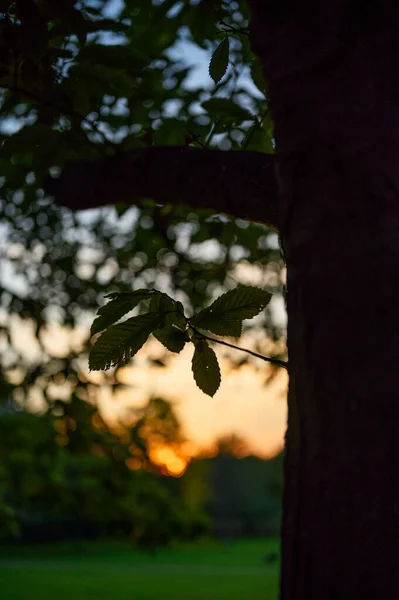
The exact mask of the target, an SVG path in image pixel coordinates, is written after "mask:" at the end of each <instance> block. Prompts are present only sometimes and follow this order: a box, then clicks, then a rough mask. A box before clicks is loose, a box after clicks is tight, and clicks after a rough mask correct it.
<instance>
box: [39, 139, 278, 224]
mask: <svg viewBox="0 0 399 600" xmlns="http://www.w3.org/2000/svg"><path fill="white" fill-rule="evenodd" d="M273 159H274V155H271V154H262V153H260V152H222V151H220V150H208V149H201V148H190V147H176V146H164V147H162V146H154V147H150V148H143V149H140V150H136V151H132V152H118V153H116V154H115V155H114V156H112V157H110V158H103V159H100V160H96V161H81V162H77V163H74V164H71V165H69V166H67V167H66V168H65V169H64V171H63V172H62V173H61V175H60V177H58V178H57V179H51V178H50V179H48V180H47V182H46V185H45V188H46V191H47V192H48V193H50V194H52V195H54V196H55V198H56V200H57V202H59V203H60V204H63V205H64V206H68V207H70V208H73V209H75V210H82V209H86V208H94V207H98V206H105V205H107V204H117V203H119V202H121V203H126V204H137V203H139V201H140V200H141V199H143V198H150V199H152V200H154V201H155V202H156V203H157V204H172V205H177V204H186V205H188V206H191V207H192V208H197V209H198V208H199V209H204V208H205V209H212V210H213V211H215V212H217V211H219V212H224V213H227V214H230V215H232V216H234V217H240V218H242V219H248V220H252V221H258V222H260V223H266V224H268V225H272V226H275V225H276V222H277V214H278V208H277V181H276V177H275V173H274V168H273V167H274V165H273Z"/></svg>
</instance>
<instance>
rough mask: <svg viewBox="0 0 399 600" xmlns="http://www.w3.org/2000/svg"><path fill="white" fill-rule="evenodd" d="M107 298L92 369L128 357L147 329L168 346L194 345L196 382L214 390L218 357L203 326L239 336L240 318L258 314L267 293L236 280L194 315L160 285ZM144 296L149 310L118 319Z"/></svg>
mask: <svg viewBox="0 0 399 600" xmlns="http://www.w3.org/2000/svg"><path fill="white" fill-rule="evenodd" d="M108 297H109V298H110V301H109V302H108V304H106V305H104V306H102V307H101V308H100V309H99V310H98V316H97V318H96V319H95V321H94V322H93V325H92V328H91V333H92V335H94V334H97V333H98V332H99V331H102V330H105V331H104V333H102V335H101V336H100V337H99V338H98V339H97V340H96V341H95V343H94V345H93V347H92V349H91V352H90V356H89V367H90V369H92V370H106V369H109V368H110V367H113V366H116V365H117V364H119V363H120V362H122V361H125V362H128V361H129V360H130V358H132V357H133V356H134V355H135V354H136V353H137V352H138V351H139V350H140V348H142V346H143V345H144V344H145V342H146V341H147V339H148V337H149V336H150V334H153V335H154V337H155V338H156V339H157V340H158V341H159V342H160V343H161V344H163V346H165V348H167V349H168V350H170V351H171V352H176V353H179V352H181V350H182V349H183V348H184V346H185V344H186V343H192V344H193V345H194V355H193V359H192V371H193V375H194V379H195V382H196V384H197V386H198V387H199V388H200V389H201V390H202V391H203V392H204V393H205V394H207V395H208V396H213V395H214V394H215V393H216V391H217V390H218V388H219V386H220V382H221V375H220V368H219V363H218V360H217V357H216V354H215V352H214V351H213V350H212V348H210V346H209V344H208V341H209V340H210V341H214V342H217V341H218V340H215V339H213V338H209V337H208V336H207V335H206V334H205V333H204V332H205V331H206V332H210V333H213V334H216V335H220V336H230V337H236V338H238V337H240V335H241V331H242V322H243V320H245V319H251V318H252V317H254V316H256V315H257V314H259V313H260V312H261V311H262V310H264V308H265V307H266V306H267V304H268V303H269V301H270V299H271V294H269V292H266V291H265V290H262V289H259V288H255V287H249V286H239V287H237V288H236V289H234V290H230V291H229V292H227V293H225V294H223V295H222V296H220V297H219V298H217V300H215V301H214V302H213V303H212V304H211V305H210V306H208V307H207V308H204V309H203V310H201V311H200V312H198V313H197V314H194V316H193V317H191V318H189V317H187V316H186V315H185V312H184V307H183V305H182V303H181V302H179V301H176V300H174V299H173V298H171V297H170V296H168V294H165V293H162V292H159V291H158V290H145V289H140V290H136V291H134V292H130V293H123V294H120V293H113V294H110V295H108ZM145 301H149V302H148V312H145V313H142V314H139V315H136V316H133V317H130V318H128V319H126V320H125V321H122V322H120V323H117V321H119V320H120V319H121V318H122V317H123V316H125V315H126V314H127V313H129V312H130V311H132V310H133V309H135V308H136V307H137V306H138V305H139V304H140V303H141V302H145Z"/></svg>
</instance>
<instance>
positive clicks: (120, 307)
mask: <svg viewBox="0 0 399 600" xmlns="http://www.w3.org/2000/svg"><path fill="white" fill-rule="evenodd" d="M150 295H151V292H148V290H144V289H142V290H136V291H134V292H130V293H127V294H120V293H114V294H108V296H106V297H107V298H112V299H111V301H110V302H108V304H105V306H102V307H101V308H99V309H98V311H97V315H98V317H97V318H96V319H95V320H94V322H93V324H92V326H91V329H90V334H91V335H94V334H95V333H99V332H100V331H103V329H106V328H107V327H109V326H110V325H112V324H113V323H116V322H117V321H119V319H120V318H121V317H123V315H125V314H126V313H128V312H129V311H131V310H133V308H135V307H136V306H137V305H138V303H139V302H141V301H142V300H146V299H147V298H149V297H150Z"/></svg>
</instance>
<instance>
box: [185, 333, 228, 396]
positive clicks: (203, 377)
mask: <svg viewBox="0 0 399 600" xmlns="http://www.w3.org/2000/svg"><path fill="white" fill-rule="evenodd" d="M194 345H195V350H194V356H193V360H192V370H193V375H194V379H195V383H196V384H197V386H198V387H199V388H200V390H202V391H203V392H204V393H205V394H207V395H208V396H214V395H215V394H216V392H217V390H218V388H219V386H220V381H221V377H220V369H219V363H218V359H217V358H216V354H215V352H214V351H213V350H212V348H210V347H209V346H208V344H207V342H206V341H205V340H201V339H198V338H197V339H195V338H194Z"/></svg>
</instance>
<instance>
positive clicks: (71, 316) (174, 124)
mask: <svg viewBox="0 0 399 600" xmlns="http://www.w3.org/2000/svg"><path fill="white" fill-rule="evenodd" d="M0 13H1V14H0V30H1V35H0V108H1V123H2V124H1V128H0V173H1V178H0V186H1V198H0V210H1V213H2V224H1V232H2V241H1V242H0V252H1V254H2V259H4V262H3V264H4V269H3V271H2V274H1V282H0V286H1V287H0V344H1V352H0V370H1V373H0V375H1V377H0V379H2V380H3V381H4V383H5V385H6V387H5V388H4V390H5V391H4V393H3V392H2V394H1V397H2V399H4V400H5V399H7V398H8V397H10V398H12V399H13V401H14V402H16V403H17V404H20V405H21V404H22V405H25V406H31V402H32V397H34V398H35V402H38V401H40V403H41V406H45V405H47V406H49V407H52V406H54V405H55V403H57V402H60V401H62V400H63V399H64V395H63V394H62V393H61V391H62V390H64V391H65V390H69V391H70V393H76V394H77V395H78V396H80V397H87V396H88V394H89V393H90V395H91V397H93V396H94V394H93V393H92V392H93V388H94V384H93V383H92V382H90V381H89V380H88V379H87V378H86V377H82V376H81V373H82V371H83V372H84V371H85V369H86V367H85V365H86V357H87V354H88V351H89V343H88V337H89V336H88V323H89V322H90V321H91V319H92V316H93V314H94V311H95V310H96V309H97V306H98V304H99V302H100V301H101V299H102V297H103V296H104V294H107V293H109V292H117V293H131V292H132V288H133V289H134V290H140V289H141V290H142V289H145V290H147V289H148V288H152V287H157V288H159V289H161V290H163V291H167V292H168V293H169V294H170V295H172V296H173V297H175V298H178V299H179V300H181V301H184V303H185V305H186V306H187V307H188V308H189V309H191V310H192V311H196V312H199V311H200V310H201V309H202V308H203V307H204V306H207V305H208V304H209V303H210V302H211V301H212V300H214V298H215V296H217V295H218V294H220V292H222V291H225V290H229V289H231V288H232V287H234V286H235V285H236V284H237V283H239V282H240V281H241V279H240V277H241V276H240V275H239V274H238V272H237V266H242V267H244V270H245V268H249V267H250V266H251V265H255V266H257V267H259V268H261V269H262V271H263V272H264V273H266V275H265V279H264V281H265V282H266V283H267V285H268V289H269V290H270V291H271V292H275V293H276V294H280V293H281V289H282V281H281V277H280V274H281V267H282V261H281V257H280V251H279V249H278V247H277V245H276V239H275V234H274V233H273V232H271V231H269V230H268V229H267V227H265V226H262V225H258V224H254V223H247V222H244V221H240V220H233V219H227V218H225V217H223V216H221V215H210V214H209V212H208V213H206V212H201V211H193V210H192V209H188V208H186V207H179V208H177V207H170V206H165V207H160V206H155V205H154V204H153V203H151V201H150V200H145V199H143V202H142V203H141V205H140V207H139V208H136V207H130V208H129V207H126V206H118V207H117V209H116V210H115V209H114V208H112V209H111V208H110V209H104V210H101V211H97V212H92V213H89V214H86V215H81V214H72V213H71V212H69V211H68V210H66V209H63V208H60V207H58V206H56V205H54V203H53V201H52V200H51V198H49V197H48V196H46V195H45V193H44V191H43V185H42V184H43V181H44V178H45V177H46V175H47V174H48V173H49V172H51V173H56V172H58V171H59V170H60V169H62V167H63V166H64V165H66V164H67V163H68V162H73V161H75V160H79V159H84V158H88V159H96V158H99V157H103V156H108V155H113V154H115V152H117V151H118V150H119V149H123V150H129V149H134V148H142V147H143V146H146V145H149V144H162V145H184V144H185V139H186V136H187V133H188V132H194V134H195V135H194V136H193V135H191V134H190V136H191V137H190V139H191V140H192V143H193V144H194V145H195V144H198V143H199V142H201V143H202V144H205V145H207V146H208V147H209V148H229V147H230V148H231V149H232V150H239V149H240V148H241V147H242V145H243V144H244V145H245V148H247V149H253V150H260V151H270V150H272V149H273V142H272V126H271V121H270V117H269V113H268V106H267V99H266V95H265V93H264V89H263V88H264V85H263V83H262V81H261V80H260V78H259V77H258V75H255V73H257V70H256V65H257V62H256V59H255V58H254V56H253V54H252V53H251V51H250V48H249V42H248V36H247V35H244V34H241V32H240V31H238V30H245V28H246V27H247V23H248V10H247V7H246V5H245V3H244V2H241V1H240V2H234V1H232V0H216V1H212V2H208V1H205V0H202V1H201V2H197V3H192V2H190V1H189V0H184V1H183V2H180V3H179V2H176V1H173V0H172V1H171V0H166V1H163V2H160V1H155V0H154V1H153V2H151V0H134V1H132V0H127V1H126V2H125V3H124V5H123V6H122V8H121V9H120V11H119V13H118V12H117V11H116V10H114V11H113V9H112V7H111V5H109V3H108V2H106V1H105V0H99V1H98V2H96V3H92V2H87V3H77V2H73V1H69V0H62V1H60V2H57V3H53V2H51V1H44V2H34V1H33V0H26V1H24V2H22V1H21V0H17V1H16V2H2V3H1V5H0ZM221 21H223V23H224V25H221V23H220V22H221ZM226 24H227V25H226ZM236 30H237V31H236ZM221 36H222V39H224V40H226V39H228V45H229V48H228V50H229V56H228V60H229V65H230V66H229V69H228V71H227V73H226V75H225V76H224V77H223V78H222V79H221V80H220V81H219V83H217V84H216V85H215V84H214V83H213V82H212V80H211V78H209V76H208V74H207V69H206V64H205V71H204V80H203V82H202V83H200V84H198V85H197V84H194V83H193V82H194V81H196V80H198V78H196V79H195V78H194V77H193V75H194V70H195V66H194V65H192V64H190V63H189V62H188V61H187V60H186V56H187V55H188V54H189V52H188V51H187V49H188V50H190V48H194V47H195V48H196V49H197V50H201V51H203V52H204V53H206V56H207V58H206V60H205V63H206V62H207V63H208V65H209V61H210V58H211V56H212V54H213V52H214V50H215V49H216V48H217V47H220V43H221V39H220V37H221ZM226 36H227V37H226ZM222 43H223V42H222ZM184 44H185V45H184ZM223 48H224V50H223V53H224V60H225V59H226V48H227V42H225V44H224V46H222V49H223ZM219 52H221V50H219ZM215 60H216V59H215V58H214V61H215ZM214 64H215V63H214ZM219 68H220V64H219ZM249 69H251V73H252V74H253V80H254V82H255V86H258V87H255V86H253V85H252V86H251V85H247V84H245V82H244V80H243V78H242V77H241V74H242V73H244V72H247V73H248V72H249ZM162 301H163V302H168V301H167V300H166V298H164V299H163V300H162ZM129 302H130V301H129ZM113 310H115V311H116V312H115V314H116V313H117V312H118V314H120V315H121V316H123V311H124V308H123V301H122V300H120V302H119V304H118V305H117V304H116V303H115V304H113ZM164 312H165V313H166V312H167V310H165V311H164ZM108 324H109V316H108V315H106V314H105V313H100V314H99V316H98V318H97V319H96V322H95V324H94V325H93V327H94V329H93V333H98V332H99V331H100V330H101V328H103V327H107V326H108ZM56 325H59V327H56ZM257 327H262V328H263V329H264V331H265V334H267V335H268V336H269V337H271V338H272V339H273V340H275V341H276V342H278V341H279V340H281V339H282V335H283V333H284V331H283V329H282V327H281V326H279V325H276V324H275V323H274V322H273V319H272V314H271V311H270V310H269V308H268V309H267V310H266V311H265V313H264V316H263V317H262V318H261V319H260V320H259V321H258V323H257ZM178 330H179V326H178V327H177V328H176V327H175V326H174V325H173V323H172V322H171V320H170V317H169V316H167V315H166V314H165V322H164V323H163V326H162V327H161V326H158V328H157V329H155V330H154V331H153V333H154V336H155V337H156V338H157V339H158V340H159V341H161V343H163V344H164V345H165V346H166V348H167V349H168V350H171V351H174V352H178V351H179V349H180V348H181V347H182V345H183V343H185V342H186V340H185V338H184V337H183V336H182V335H181V334H180V333H179V331H178ZM60 331H63V332H65V331H66V332H68V338H67V339H68V341H66V342H65V343H54V344H52V343H51V341H52V340H55V339H56V338H57V337H58V336H59V335H61V334H60ZM172 331H173V334H174V335H175V338H174V339H172V337H173V336H172V335H171V332H172ZM21 332H22V333H21ZM76 332H80V333H81V334H82V335H81V336H80V337H79V340H80V341H79V343H74V344H72V342H69V340H71V339H72V337H73V336H75V333H76ZM16 334H18V335H16ZM22 335H24V336H26V340H27V342H26V343H24V344H18V343H16V342H15V340H16V339H17V338H21V337H22ZM126 335H127V334H126ZM127 337H128V336H127ZM100 339H101V338H100ZM28 340H29V341H28ZM261 344H262V343H261V342H258V348H259V349H260V350H261ZM30 348H35V351H31V350H29V349H30ZM115 352H116V358H119V356H120V354H118V352H117V351H116V350H115ZM280 353H281V344H280V347H276V354H280ZM107 384H108V385H109V386H110V388H112V389H114V388H115V386H116V385H117V384H116V379H115V378H114V376H113V374H110V375H109V377H108V379H107ZM61 388H62V390H61Z"/></svg>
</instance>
